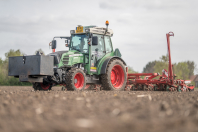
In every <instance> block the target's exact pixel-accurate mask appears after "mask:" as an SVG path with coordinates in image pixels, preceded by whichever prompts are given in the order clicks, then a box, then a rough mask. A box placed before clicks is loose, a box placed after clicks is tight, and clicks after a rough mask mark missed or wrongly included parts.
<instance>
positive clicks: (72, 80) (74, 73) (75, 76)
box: [65, 68, 86, 91]
mask: <svg viewBox="0 0 198 132" xmlns="http://www.w3.org/2000/svg"><path fill="white" fill-rule="evenodd" d="M85 77H86V75H85V73H84V71H83V70H82V69H79V68H72V69H70V70H69V71H68V72H67V74H66V79H65V80H66V87H67V90H74V91H81V90H84V88H85V86H86V78H85Z"/></svg>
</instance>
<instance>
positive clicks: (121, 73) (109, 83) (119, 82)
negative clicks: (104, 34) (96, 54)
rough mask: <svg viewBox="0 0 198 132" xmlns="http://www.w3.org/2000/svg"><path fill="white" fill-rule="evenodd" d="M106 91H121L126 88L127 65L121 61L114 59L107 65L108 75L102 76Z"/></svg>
mask: <svg viewBox="0 0 198 132" xmlns="http://www.w3.org/2000/svg"><path fill="white" fill-rule="evenodd" d="M101 82H102V87H103V89H104V90H114V91H121V90H124V88H125V87H126V82H127V75H126V70H125V65H124V64H123V62H122V61H121V60H119V59H112V60H111V61H110V62H109V64H108V65H107V69H106V74H103V75H101Z"/></svg>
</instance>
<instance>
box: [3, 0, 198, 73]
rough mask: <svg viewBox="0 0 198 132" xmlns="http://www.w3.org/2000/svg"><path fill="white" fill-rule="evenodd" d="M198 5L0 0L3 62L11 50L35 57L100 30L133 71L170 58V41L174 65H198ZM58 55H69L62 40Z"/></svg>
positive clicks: (182, 1)
mask: <svg viewBox="0 0 198 132" xmlns="http://www.w3.org/2000/svg"><path fill="white" fill-rule="evenodd" d="M197 6H198V1H197V0H108V1H107V0H104V1H103V0H78V1H77V0H56V1H55V0H32V1H31V0H28V1H27V0H0V39H1V41H0V49H1V52H0V57H1V58H4V54H5V53H6V52H8V51H9V49H15V50H17V49H21V51H22V52H24V53H25V54H28V55H31V54H34V52H35V51H36V50H37V49H39V48H41V49H42V50H44V52H45V53H46V54H48V53H50V52H51V49H49V46H48V44H49V42H50V41H51V40H52V39H53V37H54V36H69V35H70V30H74V29H75V27H76V26H77V25H84V26H88V25H97V26H100V27H102V26H103V27H105V21H106V20H109V23H110V25H109V28H111V29H112V30H113V31H114V36H113V37H112V41H113V46H114V49H115V48H119V49H120V51H121V54H122V57H123V58H124V60H125V61H126V62H127V64H128V65H129V66H131V67H133V69H134V70H136V71H138V72H142V70H143V67H144V66H145V65H146V64H147V63H148V62H149V61H153V60H158V59H159V57H161V56H162V55H166V54H167V44H166V33H168V32H169V31H173V32H174V33H175V37H171V54H172V62H180V61H186V60H191V61H194V62H195V63H196V64H198V46H197V45H198V33H197V31H198V8H197ZM57 46H58V48H57V50H68V48H66V47H64V43H63V40H62V41H60V40H59V41H58V45H57Z"/></svg>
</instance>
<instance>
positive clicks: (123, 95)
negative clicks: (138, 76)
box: [0, 86, 198, 132]
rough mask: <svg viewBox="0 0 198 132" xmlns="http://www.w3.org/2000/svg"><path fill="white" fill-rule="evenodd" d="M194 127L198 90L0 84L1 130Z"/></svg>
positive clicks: (119, 131)
mask: <svg viewBox="0 0 198 132" xmlns="http://www.w3.org/2000/svg"><path fill="white" fill-rule="evenodd" d="M11 131H12V132H23V131H26V132H35V131H36V132H43V131H45V132H54V131H55V132H59V131H71V132H95V131H96V132H104V131H105V132H124V131H126V132H128V131H131V132H132V131H133V132H139V131H142V132H164V131H167V132H190V131H191V132H197V131H198V91H197V90H195V91H194V92H183V93H181V92H162V91H161V92H158V91H152V92H147V91H121V92H116V91H95V90H91V91H82V92H76V91H61V87H55V88H52V90H51V91H33V89H32V87H18V86H17V87H5V86H3V87H2V86H1V87H0V132H11Z"/></svg>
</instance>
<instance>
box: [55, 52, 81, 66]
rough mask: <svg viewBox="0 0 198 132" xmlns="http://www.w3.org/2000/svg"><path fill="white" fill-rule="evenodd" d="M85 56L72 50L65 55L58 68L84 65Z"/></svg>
mask: <svg viewBox="0 0 198 132" xmlns="http://www.w3.org/2000/svg"><path fill="white" fill-rule="evenodd" d="M83 58H84V57H83V54H82V53H80V52H79V51H77V50H70V51H68V52H67V53H64V54H63V55H62V58H61V62H60V63H59V66H58V67H72V66H73V65H75V64H78V63H83V62H84V60H83Z"/></svg>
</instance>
